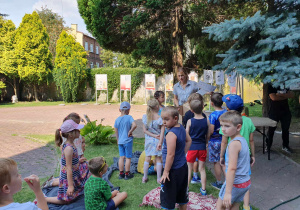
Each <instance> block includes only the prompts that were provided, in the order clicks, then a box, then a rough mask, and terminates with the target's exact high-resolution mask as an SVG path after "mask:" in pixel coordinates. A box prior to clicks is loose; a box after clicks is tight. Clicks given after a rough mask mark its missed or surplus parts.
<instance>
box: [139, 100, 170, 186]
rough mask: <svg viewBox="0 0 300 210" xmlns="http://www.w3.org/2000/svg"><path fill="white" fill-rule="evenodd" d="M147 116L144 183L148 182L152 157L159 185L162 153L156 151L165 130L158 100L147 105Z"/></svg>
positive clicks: (145, 121) (144, 126)
mask: <svg viewBox="0 0 300 210" xmlns="http://www.w3.org/2000/svg"><path fill="white" fill-rule="evenodd" d="M147 106H148V107H147V114H146V115H143V118H142V121H143V130H144V133H145V153H146V158H145V162H144V177H143V179H142V183H146V182H147V181H148V168H149V161H150V160H151V156H155V159H156V161H155V162H156V171H157V182H158V183H159V181H160V178H161V172H162V163H161V154H162V153H161V151H158V150H157V149H156V147H157V145H158V143H159V140H160V139H162V138H163V137H164V132H165V128H164V126H163V122H162V119H161V117H160V116H159V115H158V112H159V103H158V101H157V100H156V99H150V100H149V101H148V103H147Z"/></svg>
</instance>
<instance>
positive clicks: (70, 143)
mask: <svg viewBox="0 0 300 210" xmlns="http://www.w3.org/2000/svg"><path fill="white" fill-rule="evenodd" d="M81 128H83V125H79V124H77V123H75V122H74V121H73V120H66V121H64V123H63V124H62V126H61V127H60V129H57V130H56V133H55V143H56V145H57V146H58V147H60V146H61V145H62V142H63V140H62V137H65V138H66V139H67V140H66V142H65V144H63V146H62V153H61V167H60V168H61V169H60V175H59V188H58V194H57V197H47V198H46V200H47V202H49V203H55V204H67V203H69V202H71V201H73V200H74V199H75V198H76V197H78V196H79V195H82V194H83V193H84V190H83V189H84V183H83V182H82V179H81V175H80V171H79V157H78V152H77V149H76V147H75V145H74V140H75V139H76V138H79V135H80V133H79V129H81Z"/></svg>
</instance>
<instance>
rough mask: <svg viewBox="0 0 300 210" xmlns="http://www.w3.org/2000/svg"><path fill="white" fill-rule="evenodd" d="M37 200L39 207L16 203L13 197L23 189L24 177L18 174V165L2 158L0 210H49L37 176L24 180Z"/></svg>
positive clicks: (0, 165)
mask: <svg viewBox="0 0 300 210" xmlns="http://www.w3.org/2000/svg"><path fill="white" fill-rule="evenodd" d="M24 181H25V182H26V183H27V184H28V186H29V187H30V189H31V190H32V191H33V192H34V194H35V196H36V199H37V206H36V205H35V204H34V203H33V202H27V203H14V200H13V195H14V194H16V193H17V192H19V191H20V190H21V189H22V177H21V175H20V174H19V172H18V166H17V163H16V162H15V161H14V160H12V159H10V158H0V187H1V190H0V209H1V210H6V209H26V210H31V209H32V210H37V209H42V210H48V205H47V201H46V199H45V197H44V194H43V192H42V190H41V187H40V180H39V178H38V177H37V176H36V175H30V176H29V177H26V178H24Z"/></svg>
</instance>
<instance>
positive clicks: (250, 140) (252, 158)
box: [249, 133, 255, 167]
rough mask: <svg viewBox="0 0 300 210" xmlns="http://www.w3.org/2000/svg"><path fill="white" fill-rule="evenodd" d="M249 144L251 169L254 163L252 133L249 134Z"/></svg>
mask: <svg viewBox="0 0 300 210" xmlns="http://www.w3.org/2000/svg"><path fill="white" fill-rule="evenodd" d="M249 144H250V152H251V167H252V166H253V165H254V163H255V146H254V139H253V133H250V137H249Z"/></svg>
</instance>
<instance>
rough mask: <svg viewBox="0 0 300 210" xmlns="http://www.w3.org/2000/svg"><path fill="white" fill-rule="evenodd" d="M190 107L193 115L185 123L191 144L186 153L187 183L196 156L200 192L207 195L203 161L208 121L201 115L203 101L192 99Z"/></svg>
mask: <svg viewBox="0 0 300 210" xmlns="http://www.w3.org/2000/svg"><path fill="white" fill-rule="evenodd" d="M190 107H191V111H192V112H193V113H194V115H195V116H194V117H193V118H192V119H189V120H188V121H187V124H186V132H187V133H188V134H189V135H190V137H191V139H192V145H191V147H190V149H189V151H188V153H187V155H186V160H187V163H188V168H189V174H188V183H190V180H191V173H192V167H193V163H194V162H195V160H196V158H198V163H199V172H200V176H201V188H200V193H201V194H202V195H207V193H206V171H205V161H206V156H207V152H206V144H207V142H208V140H209V121H208V119H207V118H205V117H203V115H202V110H203V101H200V100H192V101H191V102H190Z"/></svg>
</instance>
